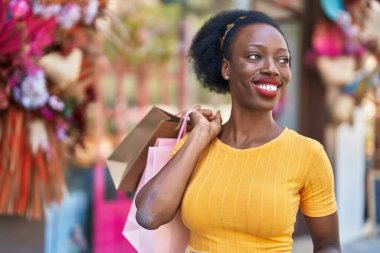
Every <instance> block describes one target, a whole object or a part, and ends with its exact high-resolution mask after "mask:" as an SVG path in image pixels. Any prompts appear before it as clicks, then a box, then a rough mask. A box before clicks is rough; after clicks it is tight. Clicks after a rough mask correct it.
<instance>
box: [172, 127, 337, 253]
mask: <svg viewBox="0 0 380 253" xmlns="http://www.w3.org/2000/svg"><path fill="white" fill-rule="evenodd" d="M186 137H187V136H186ZM186 137H185V138H183V139H182V140H181V142H180V143H179V144H178V145H177V146H176V148H175V150H174V152H173V154H174V153H176V152H177V151H178V150H179V149H180V147H182V145H183V144H184V142H185V140H186ZM299 205H301V211H302V213H303V214H305V215H307V216H310V217H321V216H326V215H329V214H332V213H334V212H336V210H337V208H336V201H335V194H334V178H333V172H332V168H331V165H330V162H329V160H328V158H327V155H326V153H325V151H324V149H323V147H322V145H321V144H320V143H318V142H317V141H315V140H312V139H310V138H307V137H304V136H302V135H299V134H297V133H296V132H295V131H293V130H289V129H287V128H285V130H284V131H283V132H282V133H281V134H280V135H279V136H278V137H277V138H275V139H273V140H272V141H270V142H268V143H266V144H264V145H262V146H259V147H254V148H248V149H236V148H232V147H230V146H228V145H226V144H224V143H222V142H221V141H220V140H219V139H215V140H214V141H213V142H212V143H211V144H210V145H209V147H208V148H207V149H206V150H205V151H204V152H203V153H202V155H201V157H200V159H199V161H198V164H197V166H196V168H195V169H194V173H193V175H192V177H191V178H190V181H189V183H188V185H187V188H186V191H185V193H184V196H183V199H182V204H181V214H182V219H183V222H184V223H185V225H186V226H187V227H188V228H189V230H190V241H189V246H190V247H191V248H192V249H194V250H196V251H199V252H210V253H211V252H220V253H221V252H239V253H243V252H249V253H254V252H281V253H284V252H291V251H292V245H293V240H292V233H293V231H294V223H295V221H296V214H297V211H298V208H299Z"/></svg>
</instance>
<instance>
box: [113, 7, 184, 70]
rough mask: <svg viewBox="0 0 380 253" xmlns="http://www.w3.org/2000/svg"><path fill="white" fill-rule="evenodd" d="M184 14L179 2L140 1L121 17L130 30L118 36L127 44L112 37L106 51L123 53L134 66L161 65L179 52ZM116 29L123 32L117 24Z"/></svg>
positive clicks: (124, 58)
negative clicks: (181, 22) (179, 29)
mask: <svg viewBox="0 0 380 253" xmlns="http://www.w3.org/2000/svg"><path fill="white" fill-rule="evenodd" d="M180 15H181V6H180V5H179V4H170V5H163V4H150V5H146V4H137V3H136V6H135V8H133V9H129V10H127V11H125V12H124V13H122V14H121V17H120V20H121V22H122V24H123V26H124V27H125V29H126V31H127V33H128V34H123V36H120V35H119V36H118V38H119V39H120V40H121V41H122V42H123V44H122V45H124V46H123V47H121V46H120V45H117V44H116V43H114V42H115V41H108V43H106V45H105V52H106V53H107V54H108V55H109V56H110V57H117V56H122V58H123V60H124V61H125V63H126V64H127V65H128V66H129V67H131V68H141V67H150V68H151V67H157V66H161V65H163V64H165V63H166V62H168V61H169V60H170V59H171V58H172V57H173V55H175V54H176V52H177V48H178V47H177V42H178V38H177V37H178V23H179V20H180ZM112 29H113V34H120V29H118V28H117V27H116V26H115V25H113V26H112ZM115 48H117V53H116V54H115V52H114V51H115V50H114V49H115Z"/></svg>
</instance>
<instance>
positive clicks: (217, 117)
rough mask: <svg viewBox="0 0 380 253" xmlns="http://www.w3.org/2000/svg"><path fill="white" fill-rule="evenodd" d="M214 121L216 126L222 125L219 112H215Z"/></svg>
mask: <svg viewBox="0 0 380 253" xmlns="http://www.w3.org/2000/svg"><path fill="white" fill-rule="evenodd" d="M215 121H216V122H217V123H218V124H222V121H223V120H222V115H221V114H220V111H217V112H216V115H215Z"/></svg>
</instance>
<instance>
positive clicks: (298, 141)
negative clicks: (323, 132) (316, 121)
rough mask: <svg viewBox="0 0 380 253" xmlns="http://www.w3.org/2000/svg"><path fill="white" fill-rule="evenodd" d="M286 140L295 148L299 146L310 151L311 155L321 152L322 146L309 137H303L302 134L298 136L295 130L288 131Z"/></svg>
mask: <svg viewBox="0 0 380 253" xmlns="http://www.w3.org/2000/svg"><path fill="white" fill-rule="evenodd" d="M287 136H288V140H292V142H293V145H295V146H301V147H303V148H305V149H306V150H308V151H311V152H313V153H319V152H321V150H323V149H324V148H323V146H322V144H321V143H320V142H319V141H317V140H314V139H312V138H310V137H307V136H304V135H302V134H299V133H298V132H296V131H295V130H292V129H288V135H287Z"/></svg>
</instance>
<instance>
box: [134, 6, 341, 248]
mask: <svg viewBox="0 0 380 253" xmlns="http://www.w3.org/2000/svg"><path fill="white" fill-rule="evenodd" d="M190 56H191V58H192V60H193V64H194V69H195V72H196V74H197V77H198V79H199V80H200V81H201V82H202V83H203V84H204V86H206V87H208V88H209V89H211V90H213V91H216V92H221V93H223V92H229V93H230V95H231V98H232V109H231V117H230V119H229V120H228V122H226V123H225V124H224V125H223V126H222V124H221V122H222V119H221V116H220V112H217V113H216V114H215V115H214V114H213V113H212V112H211V111H210V110H205V109H201V108H199V107H198V108H197V110H196V111H195V112H194V113H192V114H191V120H192V122H193V124H194V127H193V130H192V131H191V132H190V134H188V136H186V138H184V139H183V140H182V141H181V142H180V143H179V145H177V147H176V148H175V151H174V156H173V157H172V159H171V160H170V161H169V163H168V164H167V165H166V166H165V167H164V168H163V169H162V170H161V171H160V173H159V174H158V175H157V176H156V177H154V178H153V179H152V180H151V181H150V182H149V183H148V184H146V185H145V186H144V188H143V189H142V190H141V191H140V192H139V193H138V195H137V197H136V206H137V209H138V210H137V214H136V218H137V220H138V222H139V224H140V225H142V226H143V227H145V228H147V229H156V228H158V227H159V226H160V225H162V224H165V223H167V222H169V221H170V220H171V219H173V217H174V216H175V214H176V212H177V210H178V209H180V210H181V215H182V219H183V221H184V223H185V225H186V226H187V227H188V228H189V230H190V241H189V246H188V252H239V253H240V252H282V253H283V252H291V250H292V244H293V241H292V233H293V231H294V223H295V220H296V214H297V210H298V208H299V206H301V210H302V213H303V214H304V217H305V220H306V223H307V225H308V228H309V230H310V234H311V237H312V240H313V243H314V252H340V243H339V232H338V217H337V213H336V210H337V208H336V202H335V195H334V181H333V174H332V169H331V165H330V163H329V161H328V158H327V156H326V153H325V151H324V150H323V147H322V146H321V145H320V144H319V143H318V142H316V141H314V140H312V139H309V138H306V137H304V136H301V135H299V134H297V133H296V132H294V131H292V130H290V129H287V128H283V127H281V126H279V125H278V124H277V123H276V122H275V121H274V120H273V118H272V110H273V108H274V107H275V105H276V104H277V103H278V101H279V100H280V98H281V97H282V96H283V94H284V93H285V91H286V89H287V86H288V83H289V80H290V77H291V73H290V53H289V49H288V45H287V42H286V40H285V38H284V36H283V34H282V32H281V30H280V28H279V27H278V25H277V24H276V23H275V22H274V21H273V20H272V19H270V18H269V17H268V16H266V15H265V14H263V13H261V12H256V11H245V10H234V11H227V12H222V13H220V14H218V15H216V16H215V17H213V18H211V19H210V20H209V21H208V22H207V23H206V24H205V25H204V26H203V27H202V28H201V30H200V31H199V32H198V34H197V35H196V37H195V39H194V40H193V43H192V46H191V48H190Z"/></svg>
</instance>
